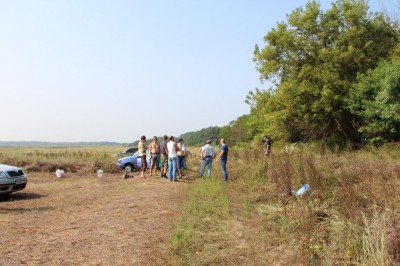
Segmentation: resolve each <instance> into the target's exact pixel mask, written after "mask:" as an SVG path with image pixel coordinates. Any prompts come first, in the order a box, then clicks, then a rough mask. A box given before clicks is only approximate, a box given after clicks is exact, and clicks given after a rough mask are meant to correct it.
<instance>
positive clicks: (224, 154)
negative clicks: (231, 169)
mask: <svg viewBox="0 0 400 266" xmlns="http://www.w3.org/2000/svg"><path fill="white" fill-rule="evenodd" d="M219 161H220V162H221V169H222V175H223V176H224V181H225V182H228V172H227V171H226V163H227V162H228V145H226V143H225V139H221V152H220V154H219V156H218V158H217V162H219Z"/></svg>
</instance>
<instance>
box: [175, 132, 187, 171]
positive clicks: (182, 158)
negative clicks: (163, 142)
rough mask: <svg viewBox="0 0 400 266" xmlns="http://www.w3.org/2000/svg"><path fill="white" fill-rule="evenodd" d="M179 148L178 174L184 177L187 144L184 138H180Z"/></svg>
mask: <svg viewBox="0 0 400 266" xmlns="http://www.w3.org/2000/svg"><path fill="white" fill-rule="evenodd" d="M177 145H178V148H179V151H178V152H177V154H178V174H179V178H182V177H183V176H184V175H185V172H184V171H185V169H186V159H185V157H186V146H185V143H184V142H183V139H182V138H180V139H179V141H178V143H177Z"/></svg>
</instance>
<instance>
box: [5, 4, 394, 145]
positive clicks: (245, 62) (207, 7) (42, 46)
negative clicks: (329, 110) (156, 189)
mask: <svg viewBox="0 0 400 266" xmlns="http://www.w3.org/2000/svg"><path fill="white" fill-rule="evenodd" d="M306 2H307V1H306V0H296V1H294V0H280V1H272V0H271V1H268V0H252V1H247V0H197V1H195V0H193V1H190V0H169V1H165V0H146V1H145V0H142V1H135V0H131V1H128V0H125V1H124V0H107V1H105V0H104V1H100V0H26V1H22V0H21V1H19V0H0V99H1V103H0V116H1V120H0V121H1V122H2V123H1V126H0V128H1V130H0V140H3V141H29V140H37V141H117V142H132V141H134V140H137V139H138V138H139V137H140V136H141V135H146V136H147V137H148V138H150V137H151V136H153V135H156V136H161V135H164V134H167V135H171V134H173V135H180V134H182V133H186V132H189V131H196V130H200V129H202V128H205V127H209V126H224V125H227V124H228V123H229V122H230V121H232V120H235V119H236V118H237V117H239V116H241V115H244V114H247V113H249V111H250V108H249V106H248V105H246V104H245V103H244V99H245V97H246V95H247V93H248V92H249V91H250V90H254V89H255V88H256V87H259V88H264V87H265V86H266V85H262V84H261V83H260V80H259V73H258V72H257V71H256V70H255V63H254V62H253V61H252V58H253V50H254V46H255V44H259V45H260V46H261V47H262V46H263V45H264V43H263V36H264V35H265V34H266V33H267V32H268V31H269V30H270V29H271V28H273V27H274V26H275V25H276V22H277V21H286V14H288V13H290V12H291V11H292V10H293V9H294V8H296V7H299V6H304V5H305V3H306ZM320 2H321V4H322V7H323V8H328V7H330V3H331V2H332V1H320ZM397 2H398V1H396V0H386V1H384V0H383V1H381V0H372V1H370V6H371V9H372V10H380V8H381V7H382V5H383V6H385V7H389V8H390V7H393V6H395V3H397ZM382 3H383V4H382Z"/></svg>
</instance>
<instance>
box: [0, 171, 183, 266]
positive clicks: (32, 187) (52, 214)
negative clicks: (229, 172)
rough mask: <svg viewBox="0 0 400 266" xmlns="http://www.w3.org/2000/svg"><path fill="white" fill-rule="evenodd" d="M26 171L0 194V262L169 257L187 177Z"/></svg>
mask: <svg viewBox="0 0 400 266" xmlns="http://www.w3.org/2000/svg"><path fill="white" fill-rule="evenodd" d="M121 177H122V174H118V175H110V174H109V175H105V176H103V177H101V178H98V177H95V175H92V176H82V175H81V176H79V175H73V174H71V176H66V177H65V178H62V179H58V178H56V177H55V176H53V175H50V174H32V175H29V177H28V178H29V183H28V186H27V188H26V189H25V190H24V191H22V192H18V193H15V194H13V195H12V196H11V197H10V198H9V199H2V200H0V226H1V230H0V239H1V243H2V245H1V248H0V265H82V264H84V265H169V264H170V262H169V260H168V256H167V241H168V237H169V234H170V231H171V225H172V224H171V223H172V222H173V221H174V219H175V217H176V216H177V215H178V214H179V207H180V204H181V203H182V202H183V201H184V199H185V195H186V188H187V187H188V186H189V182H188V181H181V182H170V181H168V180H166V179H161V178H159V177H157V178H156V177H152V178H147V179H145V180H140V179H138V177H137V174H136V175H135V177H134V178H132V179H127V180H123V179H122V178H121Z"/></svg>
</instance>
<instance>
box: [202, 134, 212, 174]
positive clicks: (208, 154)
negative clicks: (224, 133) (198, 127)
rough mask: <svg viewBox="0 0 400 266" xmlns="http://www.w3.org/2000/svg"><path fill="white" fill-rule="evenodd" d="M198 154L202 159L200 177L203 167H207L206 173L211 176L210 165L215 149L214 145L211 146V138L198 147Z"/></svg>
mask: <svg viewBox="0 0 400 266" xmlns="http://www.w3.org/2000/svg"><path fill="white" fill-rule="evenodd" d="M200 156H201V158H202V159H203V162H202V164H201V169H200V177H203V174H204V169H205V168H206V166H207V168H208V171H207V174H208V176H209V177H210V176H211V167H212V160H213V159H214V158H215V150H214V147H213V146H211V140H207V141H206V145H204V146H203V147H201V149H200Z"/></svg>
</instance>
